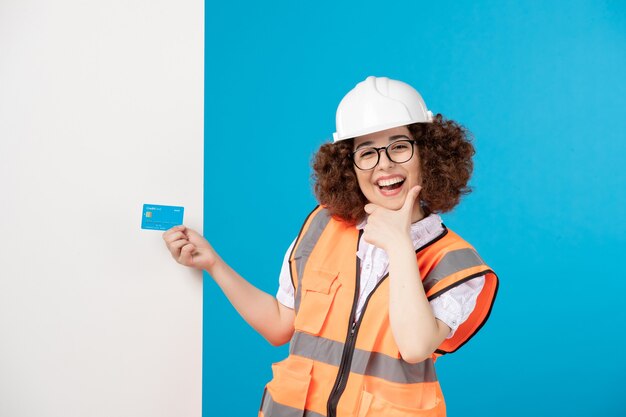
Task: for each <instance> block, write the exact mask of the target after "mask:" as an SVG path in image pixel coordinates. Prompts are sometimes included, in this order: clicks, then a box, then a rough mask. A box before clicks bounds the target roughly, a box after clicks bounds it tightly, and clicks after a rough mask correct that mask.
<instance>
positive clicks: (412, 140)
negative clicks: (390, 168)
mask: <svg viewBox="0 0 626 417" xmlns="http://www.w3.org/2000/svg"><path fill="white" fill-rule="evenodd" d="M398 142H409V143H411V156H410V157H409V159H407V160H406V161H402V162H396V161H394V160H393V158H392V157H391V156H390V155H389V150H388V149H389V147H390V146H393V145H395V144H396V143H398ZM415 145H417V140H415V139H408V138H407V139H400V140H397V141H395V142H393V143H390V144H389V145H387V146H381V147H380V148H377V147H375V146H367V147H365V148H362V149H374V150H375V151H376V163H375V164H374V166H373V167H371V168H368V169H363V168H361V167H360V166H358V165H357V163H356V161H355V160H354V155H355V154H356V153H357V152H359V151H361V150H362V149H357V150H356V151H354V152H352V153H350V159H352V163H353V164H354V166H355V167H357V168H358V169H360V170H361V171H371V170H373V169H374V168H376V167H377V166H378V164H379V163H380V151H382V150H383V149H384V150H385V155H387V159H389V160H390V161H391V162H393V163H394V164H404V163H407V162H409V161H410V160H411V158H413V155H415Z"/></svg>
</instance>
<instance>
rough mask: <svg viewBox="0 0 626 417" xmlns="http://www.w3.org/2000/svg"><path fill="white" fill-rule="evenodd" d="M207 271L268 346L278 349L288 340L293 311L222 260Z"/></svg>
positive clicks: (291, 331)
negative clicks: (277, 347)
mask: <svg viewBox="0 0 626 417" xmlns="http://www.w3.org/2000/svg"><path fill="white" fill-rule="evenodd" d="M206 271H207V272H208V273H209V275H211V276H212V277H213V279H214V280H215V282H216V283H217V285H219V287H220V288H221V289H222V291H223V292H224V295H226V297H227V298H228V300H229V301H230V303H231V304H232V305H233V307H235V309H236V310H237V312H238V313H239V314H240V315H241V317H243V319H244V320H245V321H246V322H247V323H248V324H249V325H250V326H252V328H254V330H256V331H257V332H259V333H260V334H261V335H262V336H263V337H264V338H265V339H266V340H267V341H268V342H270V343H271V344H272V345H274V346H280V345H283V344H285V343H287V342H288V341H289V340H290V339H291V336H292V335H293V332H294V328H293V321H294V319H295V313H294V310H292V309H290V308H288V307H285V306H284V305H282V304H281V303H279V302H278V301H277V300H276V298H274V297H273V296H271V295H269V294H267V293H266V292H263V291H261V290H259V289H258V288H256V287H255V286H253V285H252V284H250V283H249V282H248V281H246V280H245V279H243V278H242V277H241V276H240V275H239V274H238V273H237V272H235V270H233V269H232V268H231V267H230V266H229V265H228V264H226V262H224V261H222V260H220V261H219V262H217V263H216V264H215V265H214V266H213V267H212V268H210V269H207V270H206Z"/></svg>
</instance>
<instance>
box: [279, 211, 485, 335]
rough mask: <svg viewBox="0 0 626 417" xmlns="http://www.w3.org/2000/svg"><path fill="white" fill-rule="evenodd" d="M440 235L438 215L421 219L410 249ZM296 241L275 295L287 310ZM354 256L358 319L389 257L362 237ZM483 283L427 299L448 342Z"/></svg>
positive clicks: (291, 301)
mask: <svg viewBox="0 0 626 417" xmlns="http://www.w3.org/2000/svg"><path fill="white" fill-rule="evenodd" d="M366 224H367V218H366V219H365V220H363V221H362V222H361V223H359V224H358V225H357V229H363V228H364V227H365V225H366ZM442 232H443V226H442V221H441V217H440V216H439V215H437V214H435V213H432V214H430V215H429V216H426V217H424V218H423V219H422V220H419V221H417V222H415V223H413V224H412V225H411V239H412V240H413V247H414V248H415V249H416V250H417V249H418V248H420V247H421V246H424V245H425V244H427V243H428V242H430V241H431V240H433V239H434V238H436V237H437V236H439V235H440V234H441V233H442ZM296 239H297V238H296ZM296 239H294V240H293V242H291V245H290V246H289V249H287V252H286V253H285V257H284V259H283V265H282V268H281V270H280V277H279V287H278V293H277V294H276V299H277V300H278V301H279V302H280V303H281V304H283V305H284V306H286V307H289V308H294V288H293V284H292V282H291V274H290V272H289V254H290V253H291V249H292V248H293V245H294V244H295V243H296ZM356 255H357V256H358V257H359V259H360V260H361V276H360V283H359V288H360V294H359V300H358V304H357V319H358V317H360V315H361V311H362V310H363V305H364V304H365V300H366V299H367V296H368V295H369V294H370V292H372V290H373V289H374V287H376V284H377V283H378V281H380V280H381V278H382V277H384V276H385V274H386V273H387V270H388V267H389V258H388V256H387V253H386V252H385V251H384V250H383V249H381V248H378V247H376V246H374V245H372V244H370V243H368V242H366V241H365V239H363V237H362V236H361V240H360V241H359V245H358V250H357V253H356ZM484 284H485V278H484V276H479V277H475V278H472V279H470V280H468V281H465V282H464V283H462V284H459V285H457V286H456V287H454V288H452V289H450V290H448V291H446V292H445V293H443V294H441V295H439V296H438V297H436V298H433V299H432V300H430V305H431V307H432V308H433V314H434V316H435V318H437V319H439V320H441V321H442V322H444V323H446V324H447V325H448V326H449V327H450V329H452V330H451V332H450V334H449V335H448V337H447V338H448V339H449V338H451V337H452V336H453V335H454V332H455V331H456V329H458V327H459V326H460V325H461V324H462V323H463V322H464V321H465V320H467V318H468V317H469V315H470V314H471V312H472V311H473V310H474V307H475V306H476V299H477V298H478V294H480V291H481V290H482V288H483V285H484Z"/></svg>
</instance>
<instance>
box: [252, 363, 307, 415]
mask: <svg viewBox="0 0 626 417" xmlns="http://www.w3.org/2000/svg"><path fill="white" fill-rule="evenodd" d="M312 369H313V361H312V360H310V359H307V358H302V357H298V356H289V357H288V358H287V359H285V360H283V361H281V362H277V363H275V364H273V365H272V373H273V375H274V377H273V378H272V380H271V381H270V382H269V383H268V384H267V385H266V387H265V390H266V392H265V394H264V395H263V404H262V405H261V409H262V410H263V415H264V417H271V416H282V415H284V413H285V411H289V415H290V416H296V415H297V416H301V415H303V414H304V409H305V403H306V398H307V393H308V391H309V384H310V383H311V370H312ZM285 407H290V409H287V408H285ZM293 409H296V410H302V413H300V412H299V411H298V412H295V411H294V410H293Z"/></svg>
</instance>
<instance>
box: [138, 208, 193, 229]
mask: <svg viewBox="0 0 626 417" xmlns="http://www.w3.org/2000/svg"><path fill="white" fill-rule="evenodd" d="M184 213H185V208H184V207H178V206H160V205H158V204H144V205H143V214H142V215H141V228H142V229H150V230H168V229H171V228H172V227H174V226H178V225H179V224H183V214H184Z"/></svg>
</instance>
